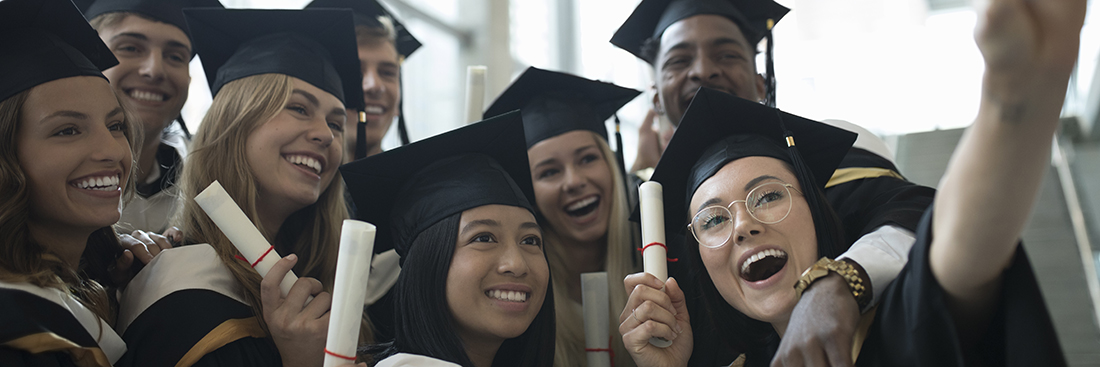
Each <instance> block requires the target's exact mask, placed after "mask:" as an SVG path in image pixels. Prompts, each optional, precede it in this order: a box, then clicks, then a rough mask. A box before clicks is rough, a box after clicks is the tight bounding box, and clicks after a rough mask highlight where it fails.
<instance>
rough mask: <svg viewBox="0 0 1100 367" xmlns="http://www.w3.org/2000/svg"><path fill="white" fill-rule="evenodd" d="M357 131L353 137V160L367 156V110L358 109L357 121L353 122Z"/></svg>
mask: <svg viewBox="0 0 1100 367" xmlns="http://www.w3.org/2000/svg"><path fill="white" fill-rule="evenodd" d="M355 129H356V132H357V133H358V135H356V136H357V138H356V139H355V160H360V159H363V158H366V157H367V112H366V111H359V123H358V124H355Z"/></svg>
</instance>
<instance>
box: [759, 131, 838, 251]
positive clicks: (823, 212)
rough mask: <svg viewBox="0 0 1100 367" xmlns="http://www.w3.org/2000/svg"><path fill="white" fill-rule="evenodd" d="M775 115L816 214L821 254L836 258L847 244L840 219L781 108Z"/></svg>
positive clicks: (792, 161)
mask: <svg viewBox="0 0 1100 367" xmlns="http://www.w3.org/2000/svg"><path fill="white" fill-rule="evenodd" d="M775 115H776V117H778V118H779V127H780V129H782V130H783V137H784V140H785V141H786V143H787V153H788V154H789V155H790V158H791V166H792V167H791V168H793V169H794V173H795V176H798V184H799V185H800V186H802V195H803V197H805V198H806V204H807V205H808V206H809V207H810V212H811V213H814V214H815V215H814V227H815V229H816V231H815V232H816V233H817V240H818V242H819V243H821V244H822V245H821V247H820V248H822V249H823V250H824V253H822V254H821V256H828V257H829V258H835V257H836V256H837V255H840V253H841V251H840V248H841V246H842V245H844V244H846V242H845V241H844V238H843V234H842V233H840V232H838V231H837V228H841V227H840V226H839V221H840V220H839V219H838V218H837V217H836V214H834V213H833V212H832V211H831V210H828V209H827V208H826V207H825V205H826V204H825V200H824V198H822V197H820V195H819V193H821V191H820V189H818V188H819V187H820V186H818V185H817V182H816V180H814V174H813V171H812V170H810V167H809V166H808V165H806V162H805V161H804V160H802V154H801V153H800V152H799V151H798V147H797V146H795V139H794V133H792V132H791V131H790V130H788V129H787V126H786V124H784V123H783V114H781V113H779V110H775Z"/></svg>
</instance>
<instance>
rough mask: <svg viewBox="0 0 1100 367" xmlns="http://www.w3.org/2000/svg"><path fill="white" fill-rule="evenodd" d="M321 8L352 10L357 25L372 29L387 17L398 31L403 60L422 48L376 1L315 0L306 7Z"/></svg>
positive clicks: (399, 50)
mask: <svg viewBox="0 0 1100 367" xmlns="http://www.w3.org/2000/svg"><path fill="white" fill-rule="evenodd" d="M320 8H346V9H351V10H352V11H353V12H354V13H355V25H365V26H367V27H371V28H380V27H382V23H381V22H379V21H378V17H387V18H390V20H391V21H393V28H394V30H395V31H397V34H395V35H394V38H395V41H396V44H397V54H398V55H400V56H401V57H402V58H407V57H409V55H412V53H413V52H416V50H417V49H418V48H420V46H421V44H420V41H418V40H417V39H416V37H413V35H412V33H409V30H408V28H405V25H404V24H402V23H401V22H400V21H398V20H397V17H394V16H393V14H392V13H390V11H389V10H386V7H384V6H382V4H380V3H378V1H375V0H313V2H311V3H309V4H308V5H306V9H320Z"/></svg>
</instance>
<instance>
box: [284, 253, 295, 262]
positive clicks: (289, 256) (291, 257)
mask: <svg viewBox="0 0 1100 367" xmlns="http://www.w3.org/2000/svg"><path fill="white" fill-rule="evenodd" d="M284 259H287V260H290V261H294V260H298V255H295V254H290V255H286V257H285V258H284Z"/></svg>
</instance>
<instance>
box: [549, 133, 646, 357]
mask: <svg viewBox="0 0 1100 367" xmlns="http://www.w3.org/2000/svg"><path fill="white" fill-rule="evenodd" d="M591 136H592V139H593V140H595V141H596V145H597V146H599V148H600V153H601V154H603V159H604V161H606V162H607V167H608V169H609V170H611V177H612V180H611V182H612V186H614V188H613V189H612V190H611V192H612V194H611V200H612V201H611V215H610V217H609V218H608V223H607V234H606V236H605V237H604V238H605V239H606V241H607V242H606V243H607V253H606V255H605V260H604V271H606V272H607V290H608V296H609V297H610V300H609V304H610V306H611V309H610V310H608V312H609V313H610V314H609V316H610V317H609V321H610V325H608V327H609V328H610V329H609V331H610V334H611V349H612V350H614V351H615V356H616V358H615V365H616V366H619V367H622V366H633V365H634V361H633V360H631V359H630V355H629V354H627V352H626V349H625V348H624V347H623V342H622V336H621V335H619V332H618V330H619V322H618V320H619V319H618V315H619V312H621V311H622V309H623V308H624V307H626V299H627V294H626V291H625V290H624V289H623V278H625V277H626V276H627V275H628V274H631V273H634V272H636V271H637V270H638V269H637V266H635V265H634V264H635V261H634V256H635V254H634V252H635V251H634V244H633V243H632V241H633V240H632V238H633V229H632V226H631V224H630V221H629V219H630V208H629V207H628V206H629V204H628V202H627V198H626V195H627V194H626V186H625V185H624V182H623V177H622V174H621V172H622V171H620V169H619V164H618V163H617V162H616V160H615V153H614V152H612V151H611V147H609V146H608V145H607V142H606V141H604V139H603V137H601V136H599V135H597V134H596V133H591ZM543 237H544V238H545V240H546V243H547V244H548V245H547V246H546V248H547V252H546V255H547V258H548V259H549V261H550V274H551V278H552V280H553V282H554V302H555V304H554V312H555V317H556V319H557V326H556V334H557V335H556V336H555V346H554V349H555V350H554V365H555V366H562V367H565V366H569V367H574V366H585V365H587V364H588V360H587V357H586V356H585V351H584V317H583V316H582V315H581V313H580V312H577V309H576V307H575V306H573V304H572V302H573V300H572V298H570V297H569V289H568V287H567V285H569V284H572V282H570V281H569V279H567V278H566V277H567V274H568V273H567V271H566V266H565V264H566V262H567V261H568V258H567V257H566V255H565V254H564V253H563V251H562V248H561V246H560V245H556V244H560V243H561V242H560V239H561V236H560V235H559V234H558V232H557V231H556V230H555V229H554V228H553V227H551V226H550V225H549V224H547V225H545V226H543Z"/></svg>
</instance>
